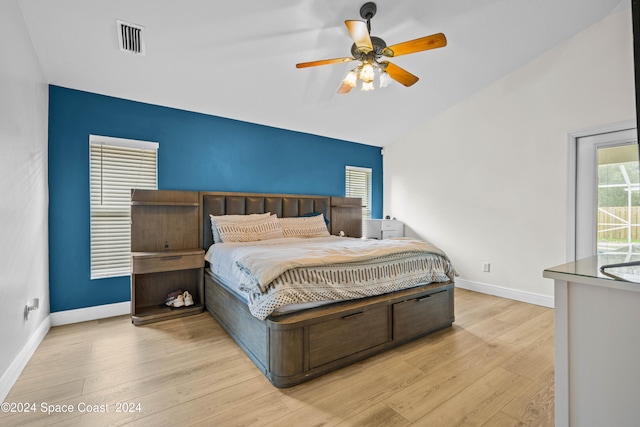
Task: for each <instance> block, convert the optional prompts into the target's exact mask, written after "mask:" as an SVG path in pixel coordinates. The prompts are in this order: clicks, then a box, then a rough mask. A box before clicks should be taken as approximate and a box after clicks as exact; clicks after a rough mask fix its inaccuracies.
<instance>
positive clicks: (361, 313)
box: [342, 311, 364, 320]
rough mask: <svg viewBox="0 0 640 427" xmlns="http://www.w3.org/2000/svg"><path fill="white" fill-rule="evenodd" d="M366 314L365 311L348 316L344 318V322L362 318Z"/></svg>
mask: <svg viewBox="0 0 640 427" xmlns="http://www.w3.org/2000/svg"><path fill="white" fill-rule="evenodd" d="M363 314H364V312H363V311H361V312H359V313H353V314H348V315H346V316H342V320H349V319H354V318H356V317H360V316H362V315H363Z"/></svg>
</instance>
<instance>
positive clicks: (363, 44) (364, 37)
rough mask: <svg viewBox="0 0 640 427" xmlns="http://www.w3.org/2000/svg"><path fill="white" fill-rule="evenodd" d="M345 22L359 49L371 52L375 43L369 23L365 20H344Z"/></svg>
mask: <svg viewBox="0 0 640 427" xmlns="http://www.w3.org/2000/svg"><path fill="white" fill-rule="evenodd" d="M344 24H345V25H346V26H347V29H348V30H349V34H351V38H352V39H353V41H354V42H355V44H356V47H357V48H358V50H360V51H361V52H364V53H369V52H371V51H372V50H373V44H372V43H371V37H370V36H369V29H368V28H367V23H366V22H364V21H344Z"/></svg>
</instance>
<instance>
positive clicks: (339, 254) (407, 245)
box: [205, 236, 446, 293]
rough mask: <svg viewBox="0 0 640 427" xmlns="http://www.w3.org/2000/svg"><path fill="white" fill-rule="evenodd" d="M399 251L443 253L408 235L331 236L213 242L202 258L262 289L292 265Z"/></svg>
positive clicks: (367, 257)
mask: <svg viewBox="0 0 640 427" xmlns="http://www.w3.org/2000/svg"><path fill="white" fill-rule="evenodd" d="M265 247H268V250H265ZM398 253H428V254H436V255H440V256H443V257H446V255H445V254H444V252H442V251H441V250H440V249H438V248H437V247H435V246H434V245H432V244H430V243H428V242H424V241H421V240H416V239H412V238H407V237H402V238H394V239H387V240H373V239H367V240H365V239H353V238H344V237H337V236H330V237H318V238H313V239H301V238H294V237H289V238H282V239H271V240H262V241H258V242H250V243H224V244H215V245H211V247H210V248H209V250H208V251H207V254H206V255H205V259H206V260H207V261H209V263H210V265H211V270H212V271H213V272H215V273H217V274H219V275H221V276H223V277H226V278H230V279H233V280H237V281H238V283H240V284H242V285H244V286H247V287H249V288H253V290H259V291H260V292H263V293H264V292H266V291H267V288H268V285H269V283H271V282H272V281H273V280H274V279H275V278H276V277H278V276H279V275H281V274H282V273H284V272H285V271H287V270H290V269H292V268H299V267H315V266H321V265H328V264H344V263H350V262H358V261H365V260H370V259H374V258H380V257H383V256H387V255H391V254H398Z"/></svg>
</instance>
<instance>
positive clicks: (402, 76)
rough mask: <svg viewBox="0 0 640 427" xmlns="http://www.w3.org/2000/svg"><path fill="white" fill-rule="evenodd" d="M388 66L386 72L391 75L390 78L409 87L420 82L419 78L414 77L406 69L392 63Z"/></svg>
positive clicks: (388, 63)
mask: <svg viewBox="0 0 640 427" xmlns="http://www.w3.org/2000/svg"><path fill="white" fill-rule="evenodd" d="M386 64H387V66H386V68H385V70H386V71H387V73H389V77H391V78H392V79H393V80H395V81H397V82H399V83H402V84H403V85H405V86H407V87H409V86H411V85H412V84H414V83H415V82H417V81H418V80H419V79H418V77H416V76H414V75H413V74H411V73H410V72H408V71H407V70H405V69H404V68H400V67H398V66H397V65H395V64H392V63H391V62H387V63H386Z"/></svg>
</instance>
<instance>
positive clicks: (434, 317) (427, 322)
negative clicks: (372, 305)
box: [393, 290, 452, 341]
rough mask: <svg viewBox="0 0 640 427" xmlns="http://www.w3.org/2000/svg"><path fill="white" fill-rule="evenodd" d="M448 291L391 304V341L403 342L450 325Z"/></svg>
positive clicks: (450, 315)
mask: <svg viewBox="0 0 640 427" xmlns="http://www.w3.org/2000/svg"><path fill="white" fill-rule="evenodd" d="M450 298H451V295H450V293H449V291H448V290H442V291H439V292H434V293H432V294H429V295H424V296H420V297H417V298H412V299H409V300H406V301H402V302H398V303H395V304H393V339H394V341H404V340H408V339H410V338H413V337H416V336H418V335H423V334H426V333H428V332H431V331H435V330H437V329H440V328H442V327H444V326H448V325H450V324H451V317H452V312H451V304H450V303H449V302H450Z"/></svg>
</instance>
